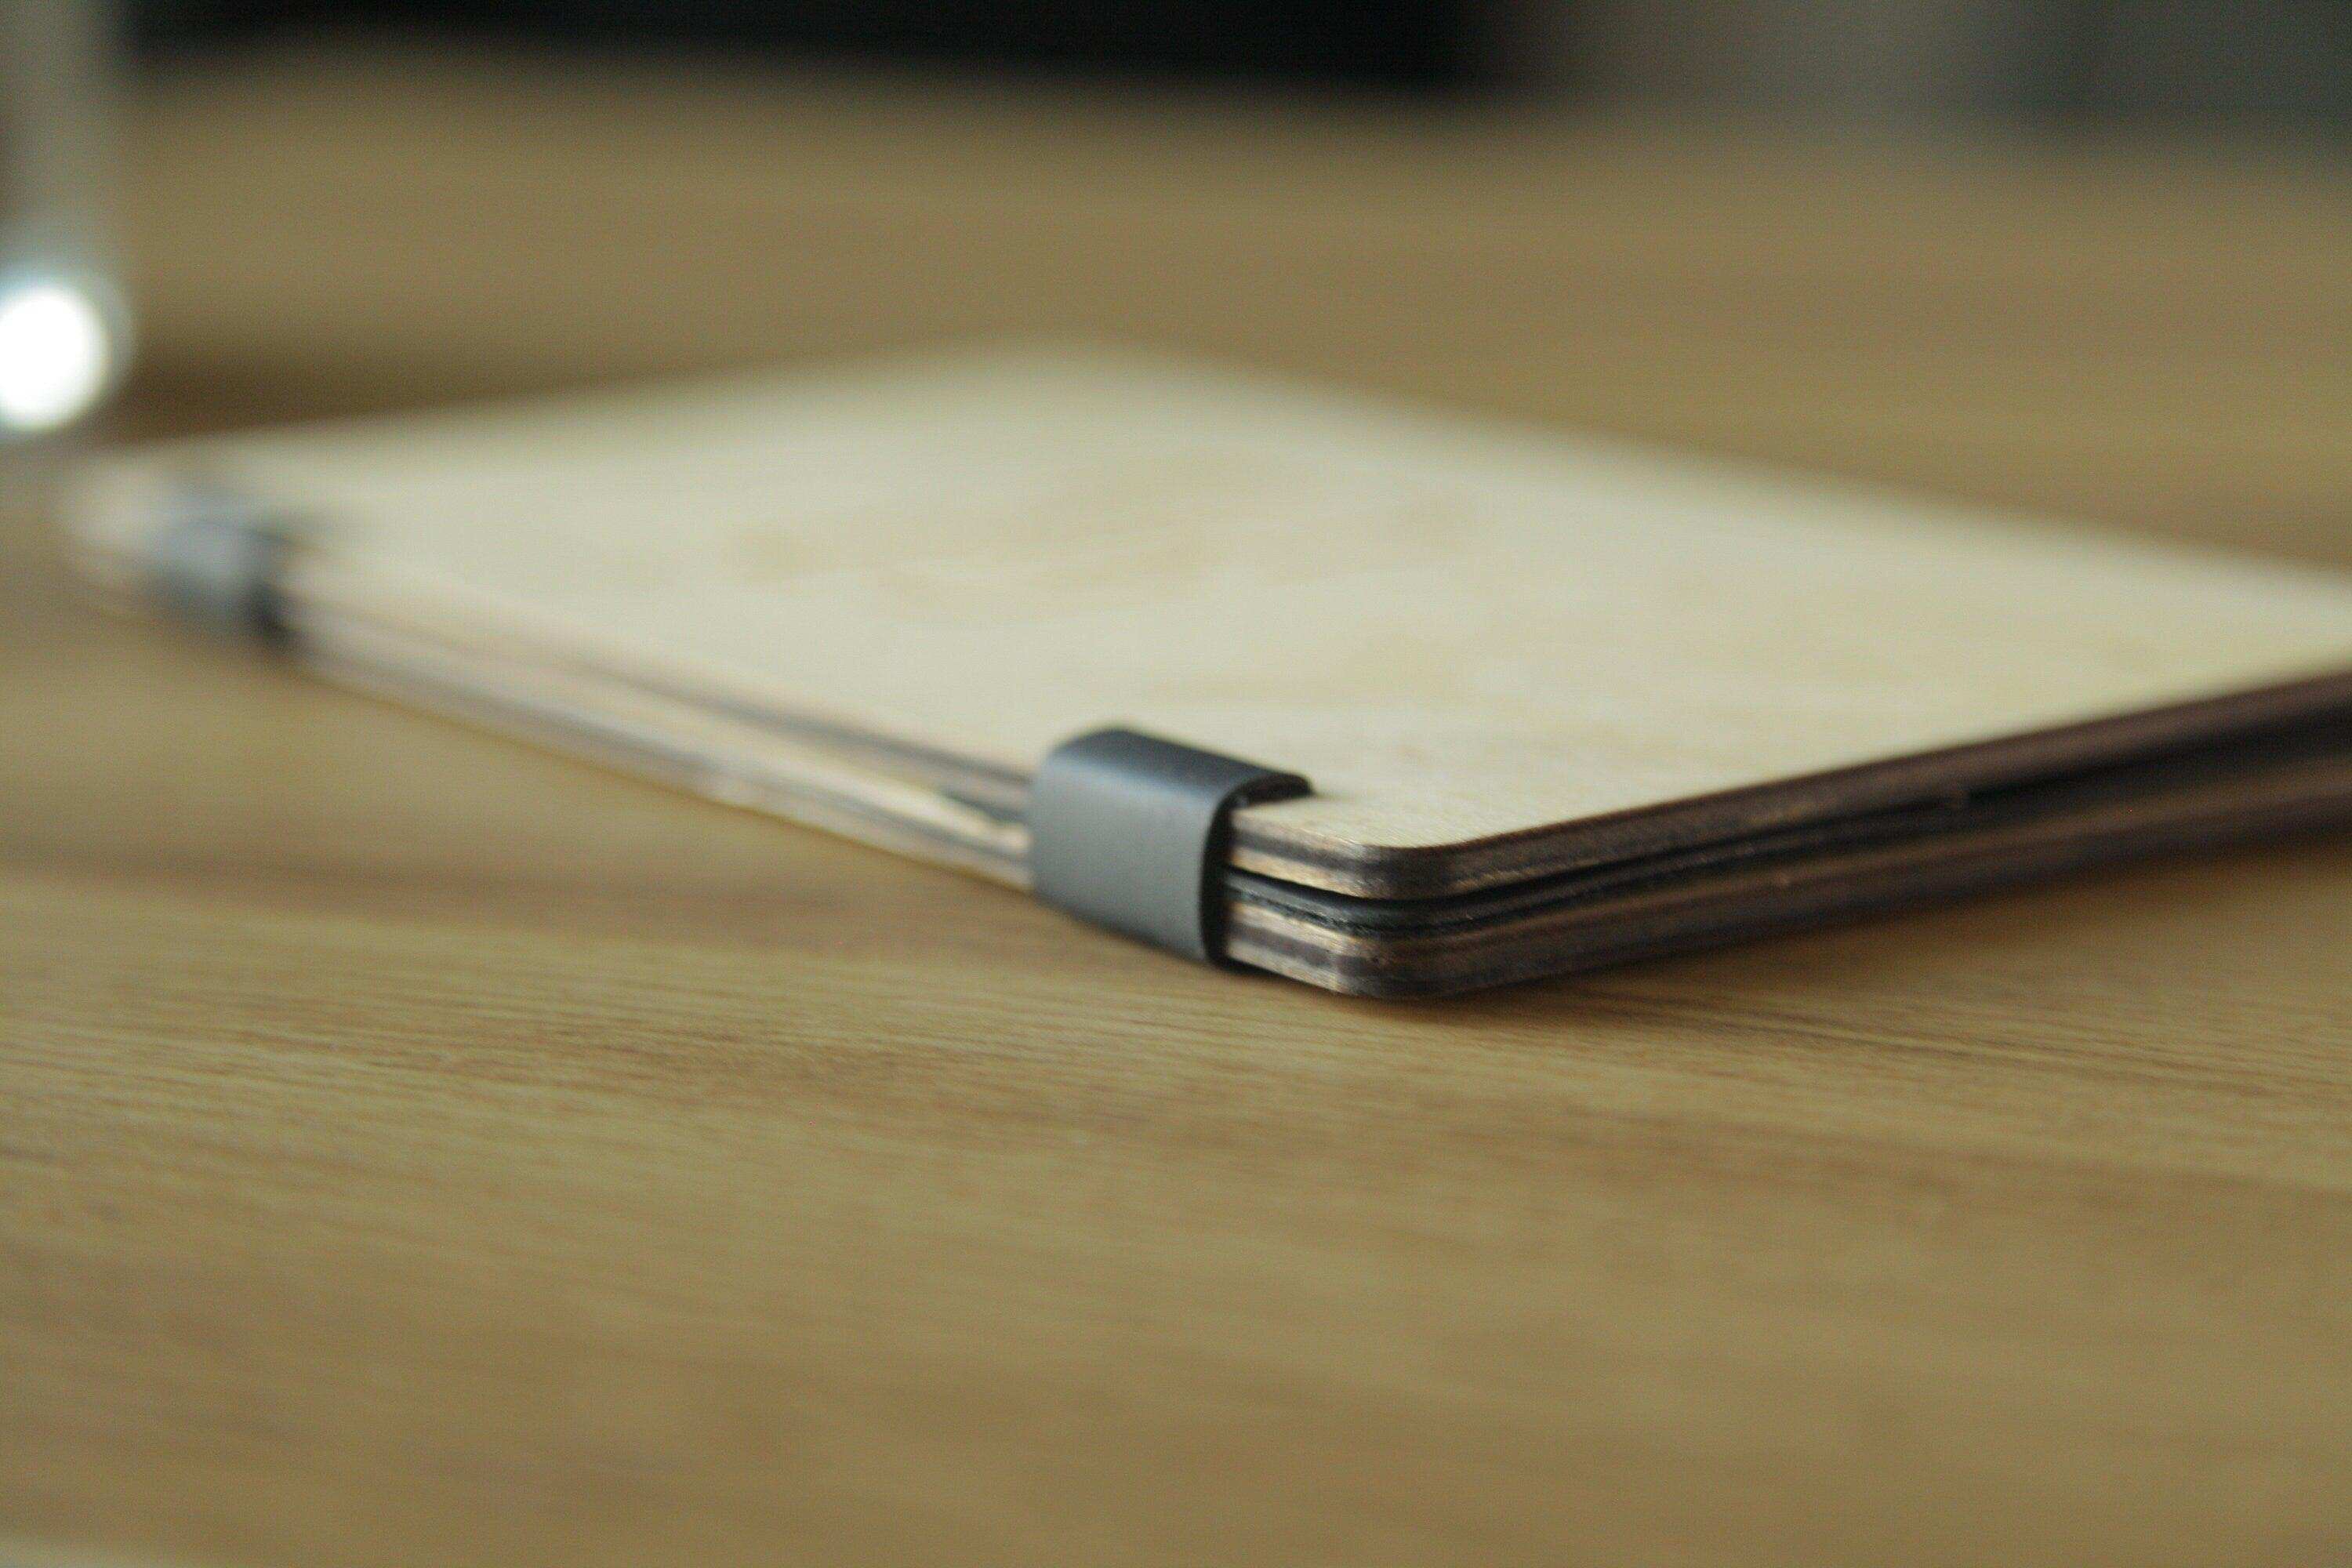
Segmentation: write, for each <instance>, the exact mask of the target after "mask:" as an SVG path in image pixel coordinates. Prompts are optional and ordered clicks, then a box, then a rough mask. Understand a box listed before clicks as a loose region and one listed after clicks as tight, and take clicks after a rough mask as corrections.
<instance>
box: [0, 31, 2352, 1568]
mask: <svg viewBox="0 0 2352 1568" xmlns="http://www.w3.org/2000/svg"><path fill="white" fill-rule="evenodd" d="M138 152H139V163H138V165H137V167H138V175H137V180H136V183H135V184H134V187H133V195H134V205H133V213H132V216H133V218H134V220H135V224H134V237H135V238H136V239H137V241H138V246H139V255H140V257H141V270H142V281H143V283H144V286H145V288H146V291H147V296H148V298H149V300H151V302H152V314H151V332H152V351H151V358H150V361H149V366H148V369H147V371H146V372H145V373H144V379H143V381H142V384H141V386H140V387H139V388H138V390H137V395H136V397H135V399H134V402H133V404H132V405H131V409H130V410H129V413H128V417H129V418H130V419H131V421H132V422H133V423H134V424H137V425H138V426H141V427H142V428H146V429H151V430H152V429H164V428H178V429H185V428H195V427H202V426H222V425H228V424H236V423H243V422H248V421H251V420H255V419H259V418H263V417H278V416H287V415H293V414H303V413H312V412H338V411H348V410H356V409H364V408H373V407H389V406H394V405H402V404H407V403H415V402H424V401H429V400H434V399H438V398H442V397H446V396H456V395H471V394H478V393H493V392H501V391H507V390H512V389H517V388H522V387H528V386H534V385H553V384H561V383H564V382H567V381H572V380H578V379H584V378H588V377H592V376H598V375H604V374H622V373H635V372H639V371H648V370H657V369H664V368H675V367H679V366H687V365H693V364H698V363H718V362H721V361H730V362H738V361H749V360H752V359H764V358H768V357H772V356H773V355H774V354H776V353H788V352H793V351H796V350H801V349H817V348H861V347H866V346H880V345H884V344H887V343H889V342H908V341H913V340H916V339H919V338H924V337H929V336H947V335H955V334H960V333H962V332H964V331H976V330H982V329H986V328H990V327H997V326H1042V327H1048V328H1051V327H1057V326H1059V327H1070V328H1075V329H1079V330H1085V331H1094V332H1101V333H1106V334H1109V335H1114V336H1132V337H1141V338H1144V339H1147V340H1160V341H1165V342H1171V343H1173V344H1176V345H1178V346H1185V347H1192V348H1196V349H1201V350H1204V351H1208V352H1213V353H1215V352H1224V353H1241V354H1243V355H1244V357H1250V358H1254V359H1255V360H1257V361H1258V362H1260V363H1272V364H1276V365H1279V366H1282V367H1285V368H1290V369H1296V370H1305V371H1308V372H1314V373H1319V374H1339V375H1343V376H1348V377H1350V378H1353V379H1356V380H1359V381H1360V382H1363V383H1365V384H1384V385H1391V386H1394V387H1397V388H1400V389H1402V390H1406V391H1415V392H1422V393H1427V394H1435V395H1449V396H1453V397H1454V398H1456V399H1457V400H1459V401H1462V402H1465V403H1468V404H1476V405H1486V406H1491V407H1495V408H1498V409H1505V410H1509V411H1515V412H1517V413H1521V414H1525V415H1528V416H1536V417H1542V418H1559V419H1563V420H1569V419H1573V420H1577V421H1580V422H1586V423H1591V424H1595V425H1598V426H1603V427H1610V428H1618V429H1623V430H1627V431H1630V432H1633V433H1636V434H1643V435H1652V436H1664V437H1674V438H1679V439H1685V440H1690V441H1694V442H1696V443H1699V444H1701V445H1704V446H1708V447H1714V448H1716V449H1720V450H1726V451H1735V452H1739V453H1744V454H1748V455H1758V456H1764V457H1769V458H1776V459H1782V460H1788V461H1794V462H1814V463H1822V464H1824V465H1826V466H1830V467H1833V468H1844V469H1848V470H1851V471H1856V472H1866V473H1869V474H1871V475H1873V476H1874V477H1880V478H1887V479H1897V480H1902V481H1907V482H1913V483H1918V484H1923V485H1927V486H1930V487H1935V488H1940V489H1944V490H1946V491H1948V492H1949V493H1953V494H1956V495H1961V496H1965V497H1969V498H1972V499H1978V500H1992V501H1998V502H2025V503H2029V504H2035V505H2042V506H2047V507H2049V508H2051V509H2053V510H2067V511H2073V512H2077V513H2083V514H2087V515H2091V516H2094V517H2096V518H2100V519H2104V520H2106V521H2110V522H2113V523H2116V524H2118V525H2125V526H2130V527H2135V528H2139V529H2144V530H2147V531H2154V532H2159V533H2172V534H2179V535H2186V536H2203V537H2210V538H2214V539H2217V540H2227V541H2231V542H2238V543H2242V544H2252V545H2255V546H2260V547H2265V548H2269V549H2273V550H2275V551H2277V552H2281V553H2283V554H2286V555H2294V556H2300V557H2303V558H2306V559H2315V560H2323V561H2332V562H2336V563H2344V562H2346V561H2347V560H2352V533H2347V531H2346V529H2345V527H2344V520H2345V517H2346V511H2347V496H2352V451H2347V445H2346V443H2345V441H2344V438H2343V437H2344V430H2343V411H2344V409H2345V408H2346V407H2347V406H2352V395H2348V394H2352V384H2347V376H2352V370H2347V363H2346V361H2345V359H2344V357H2343V356H2342V355H2341V354H2340V353H2336V347H2335V346H2334V345H2339V344H2340V343H2341V342H2343V341H2344V339H2345V337H2346V335H2347V327H2352V300H2347V298H2346V296H2345V291H2344V290H2343V289H2342V274H2341V266H2340V263H2341V258H2342V256H2343V255H2344V254H2345V251H2346V247H2347V243H2352V217H2347V211H2352V205H2347V190H2346V186H2345V184H2344V182H2343V180H2342V178H2341V176H2340V175H2338V174H2326V175H2322V174H2312V173H2309V172H2305V171H2303V170H2300V169H2298V168H2297V167H2295V166H2294V165H2292V164H2290V163H2283V162H2276V161H2271V160H2266V159H2265V158H2263V157H2259V156H2255V155H2252V154H2230V153H2215V152H2212V151H2210V150H2207V151H2203V152H2196V151H2190V152H2186V153H2179V154H2177V155H2176V154H2173V153H2165V152H2163V151H2161V150H2142V151H2138V152H2134V151H2130V150H2125V149H2111V150H2103V151H2102V150H2084V151H2078V152H2075V153H2052V152H2031V151H2025V150H2019V151H2015V152H2012V153H1981V154H1965V155H1964V154H1961V153H1949V152H1947V153H1937V152H1932V151H1927V150H1918V151H1915V152H1907V153H1886V152H1883V151H1882V152H1877V153H1868V152H1863V151H1859V150H1853V149H1843V148H1839V147H1837V146H1834V145H1827V144H1813V145H1799V144H1795V143H1772V142H1758V141H1756V140H1754V139H1744V140H1739V141H1730V140H1715V139H1709V138H1706V137H1702V136H1697V135H1694V134H1690V133H1670V132H1652V131H1645V130H1642V129H1640V128H1624V127H1587V128H1578V127H1564V126H1543V125H1525V124H1496V125H1485V124H1469V123H1463V122H1456V121H1447V122H1444V123H1442V124H1439V125H1437V126H1434V127H1423V126H1412V125H1406V124H1400V123H1397V122H1395V121H1389V120H1386V119H1383V118H1381V117H1377V116H1371V115H1368V114H1362V113H1354V114H1351V113H1346V112H1340V111H1337V110H1335V111H1333V112H1331V113H1329V114H1328V115H1323V116H1318V117H1312V118H1309V117H1302V116H1297V115H1295V114H1293V115H1280V114H1272V113H1267V114H1264V115H1261V114H1259V113H1258V112H1257V111H1255V110H1250V109H1248V108H1247V107H1246V106H1234V107H1228V108H1223V109H1199V108H1194V109H1184V108H1181V106H1177V107H1165V108H1163V109H1161V110H1154V111H1149V112H1148V111H1146V110H1142V109H1137V108H1132V107H1128V106H1122V105H1119V104H1116V103H1090V102H1038V101H1032V100H1018V101H995V100H984V99H957V98H951V97H947V96H942V95H940V94H935V93H929V92H921V91H916V90H913V89H907V90H903V91H901V90H898V89H891V90H884V89H851V88H844V87H839V86H830V87H829V86H825V85H824V84H810V85H808V86H806V87H805V88H800V89H793V90H790V91H782V90H777V89H741V90H733V89H729V90H720V89H718V88H712V87H707V86H704V85H698V84H696V83H692V82H685V81H643V82H629V83H625V84H622V83H614V82H612V81H589V80H581V81H566V80H555V79H535V78H530V77H527V76H525V77H501V76H498V75H494V74H492V73H489V72H488V70H487V69H486V70H485V71H483V72H481V73H479V74H476V73H441V74H434V73H425V72H422V71H420V70H418V69H416V68H410V67H404V66H398V65H395V66H392V67H379V68H367V69H362V68H324V67H320V66H318V65H316V64H313V65H310V66H306V67H303V68H299V69H289V70H287V71H285V72H282V73H280V72H274V71H273V72H262V73H258V74H256V75H255V76H253V77H252V78H250V79H243V80H235V81H226V82H218V83H215V84H211V85H208V86H205V87H202V88H186V89H173V90H171V91H168V92H166V93H165V94H164V95H163V97H161V98H160V99H159V100H157V101H156V102H155V104H154V105H153V106H152V111H151V116H150V119H149V120H148V121H147V122H146V124H145V126H144V128H143V132H142V137H141V139H140V141H139V143H138ZM1244 283H1245V285H1246V286H1243V285H1244ZM0 552H5V568H6V569H5V573H0V660H5V679H0V735H5V737H6V740H5V745H0V1541H5V1539H6V1537H7V1536H8V1535H9V1534H11V1533H13V1534H15V1535H17V1536H21V1537H23V1538H25V1539H26V1540H28V1541H36V1542H42V1543H43V1546H42V1548H41V1550H42V1551H43V1552H44V1553H45V1554H46V1557H45V1559H43V1560H55V1561H75V1560H80V1559H87V1560H91V1561H104V1562H115V1561H164V1562H185V1563H254V1564H278V1563H289V1564H290V1563H306V1564H315V1563H353V1564H360V1563H369V1564H373V1563H386V1564H389V1563H566V1564H581V1563H590V1564H596V1563H644V1562H667V1561H696V1562H706V1563H774V1562H780V1561H781V1562H821V1563H906V1562H922V1561H950V1562H957V1563H1038V1562H1059V1563H1200V1562H1236V1563H1482V1564H1484V1563H1553V1562H1562V1561H1590V1562H1604V1563H1606V1562H1622V1563H1748V1564H1760V1563H1790V1564H1795V1563H1806V1564H1821V1563H1883V1562H1890V1561H1895V1562H1906V1563H1979V1562H1989V1561H1999V1562H2006V1563H2132V1564H2164V1563H2182V1564H2186V1563H2294V1564H2305V1563H2314V1562H2325V1561H2328V1560H2329V1559H2331V1558H2332V1557H2336V1556H2340V1555H2342V1554H2344V1553H2345V1552H2346V1551H2347V1548H2352V1505H2348V1504H2347V1497H2352V1438H2347V1433H2352V1307H2347V1302H2352V1278H2347V1276H2348V1275H2352V1191H2347V1189H2352V1058H2347V1048H2348V1047H2352V966H2347V964H2346V963H2344V959H2343V955H2344V953H2345V952H2346V950H2347V942H2352V848H2347V846H2346V845H2345V844H2344V842H2343V841H2342V840H2341V839H2316V840H2311V841H2306V842H2305V843H2302V844H2299V845H2295V846H2289V847H2278V848H2274V849H2267V850H2263V851H2260V852H2255V853H2247V854H2242V855H2231V856H2226V857H2217V858H2208V859H2204V860H2201V861H2199V862H2197V863H2194V864H2180V865H2174V866H2170V867H2167V868H2158V869H2151V870H2146V871H2139V872H2134V873H2131V874H2128V875H2116V876H2111V877H2106V878H2102V879H2095V880H2091V881H2086V882H2081V883H2076V884H2074V885H2070V886H2067V887H2063V888H2058V889H2048V890H2043V891H2037V892H2034V893H2031V894H2025V895H2018V896H2013V897H2006V898H2001V899H1997V900H1990V901H1987V902H1983V903H1979V904H1975V905H1972V906H1969V907H1967V908H1962V909H1954V910H1944V911H1938V912H1934V913H1927V914H1921V915H1916V916H1912V917H1906V918H1903V919H1898V920H1894V921H1885V922H1880V923H1876V924H1873V925H1871V926H1869V927H1867V928H1856V929H1853V930H1846V931H1831V932H1824V933H1820V934H1816V935H1811V936H1807V937H1803V938H1800V939H1794V940H1783V941H1778V942H1770V943H1767V944H1764V945H1760V946H1758V947H1755V948H1752V949H1749V950H1746V951H1742V952H1731V953H1725V954H1720V955H1714V956H1708V957H1706V958H1701V959H1692V960H1685V961H1677V962H1673V963H1656V964H1652V965H1647V966H1643V967H1641V968H1637V969H1633V970H1628V971H1624V972H1622V973H1614V974H1611V975H1607V976H1602V977H1598V978H1595V979H1591V980H1588V981H1583V982H1578V983H1571V984H1554V985H1549V986H1541V987H1534V988H1528V989H1526V990H1522V991H1519V992H1516V993H1511V994H1499V995H1496V996H1494V997H1490V998H1485V999H1479V1000H1475V1001H1473V1002H1470V1003H1467V1004H1465V1005H1453V1006H1448V1007H1446V1008H1444V1009H1443V1010H1435V1009H1423V1010H1415V1009H1398V1008H1395V1007H1391V1006H1381V1005H1368V1004H1355V1003H1349V1002H1347V1001H1344V1000H1339V999H1335V998H1332V997H1328V996H1324V995H1320V994H1315V993H1312V992H1308V991H1307V990H1305V989H1303V988H1297V987H1286V986H1282V985H1279V984H1273V983H1265V984H1253V983H1237V982H1236V981H1235V980H1234V978H1233V977H1231V976H1227V975H1220V974H1215V973H1208V972H1205V971H1198V970H1193V969H1190V968H1187V967H1185V966H1183V965H1181V964H1179V963H1173V962H1171V961H1167V960H1164V959H1162V958H1161V957H1160V956H1159V955H1156V954H1153V953H1151V952H1145V951H1142V950H1139V949H1135V948H1132V947H1130V946H1129V945H1127V944H1124V943H1121V942H1116V941H1113V940H1111V939H1108V938H1105V937H1100V936H1097V935H1095V934H1092V933H1089V932H1087V931H1081V930H1079V929H1077V928H1076V927H1074V926H1072V925H1070V924H1069V923H1067V922H1066V921H1062V920H1060V919H1058V918H1056V917H1055V916H1054V915H1053V914H1052V913H1050V912H1049V911H1046V910H1041V909H1037V908H1034V907H1033V906H1031V905H1029V904H1027V903H1026V902H1025V901H1024V900H1021V899H1019V898H1018V897H1017V896H1016V895H1013V894H1012V893H1009V892H999V891H997V890H995V889H989V888H986V887H983V886H980V885H977V884H975V883H973V882H971V881H970V880H969V879H964V878H961V877H959V876H957V875H954V874H952V873H950V872H946V871H938V870H930V869H926V868H921V867H919V866H915V865H911V864H907V863H903V862H900V861H898V860H895V859H892V858H888V857H887V856H883V855H880V854H877V853H875V852H871V851H866V850H861V849H857V848H855V847H848V846H845V845H842V844H839V843H836V842H835V841H833V840H830V839H828V838H826V837H823V836H821V835H818V834H814V833H801V832H794V831H792V830H789V829H780V828H777V827H775V826H772V825H770V824H768V823H765V822H761V821H759V820H756V819H753V818H751V817H749V816H741V815H738V814H730V813H728V812H726V811H723V810H720V809H719V808H715V807H709V806H704V805H697V804H695V803H693V802H690V801H686V800H682V799H678V798H676V797H673V796H671V795H667V794H665V793H663V792H661V791H659V790H656V789H653V788H648V787H645V786H642V785H638V784H632V783H630V782H628V781H626V780H623V779H619V778H615V777H611V776H607V775H604V774H602V773H596V772H594V771H593V770H590V769H586V768H583V767H579V766H576V765H572V764H569V763H564V762H562V761H560V760H557V759H552V758H548V757H543V756H541V755H539V754H536V753H534V752H531V751H530V750H528V749H525V748H522V747H519V746H510V745H508V744H505V743H502V742H497V741H494V740H488V739H484V738H480V737H478V736H476V735H474V734H472V733H469V732H467V731H463V730H460V729H458V728H457V727H455V726H450V725H445V724H440V723H436V722H435V721H429V720H425V719H420V718H416V717H413V716H410V715H407V714H404V713H401V712H399V711H397V710H393V709H390V708H387V707H384V706H383V705H381V704H377V703H373V702H371V701H368V700H364V699H361V698H357V697H352V696H344V695H340V694H337V693H335V692H332V691H330V690H323V689H320V688H318V687H317V686H315V685H313V684H312V683H310V682H308V681H305V680H302V679H299V678H294V677H290V676H288V675H285V674H282V673H278V672H273V671H271V670H269V669H267V668H255V667H254V666H253V665H252V664H251V663H250V662H249V661H247V660H246V659H245V658H243V657H242V656H241V655H238V654H236V653H235V652H231V651H227V650H215V649H211V648H208V647H204V646H202V645H200V644H196V643H194V642H191V641H188V640H186V639H184V638H182V637H177V636H174V635H173V634H171V633H169V632H166V631H163V630H161V629H158V628H151V627H145V626H137V625H134V624H126V623H119V622H113V621H109V620H106V619H103V618H101V617H100V616H96V615H94V614H92V613H91V612H89V610H88V609H87V608H86V607H85V606H83V605H80V604H79V603H77V602H75V601H74V599H73V598H72V596H71V595H69V593H68V590H67V588H66V586H65V581H66V580H65V577H64V574H63V573H62V571H61V570H60V569H59V568H58V565H57V563H56V562H55V561H54V559H53V555H52V552H50V550H49V549H48V547H47V544H46V543H45V542H42V541H41V540H40V538H39V537H38V536H37V534H36V533H35V532H34V531H32V530H31V529H30V528H29V527H28V526H27V525H26V521H25V520H24V518H23V515H22V509H21V508H19V509H17V510H16V511H15V512H13V513H12V514H11V521H10V523H9V525H8V527H7V528H6V529H5V531H0ZM983 902H986V903H989V904H991V906H992V907H991V909H990V910H989V915H990V918H988V919H985V920H973V919H964V918H942V910H943V909H945V908H946V907H948V906H950V905H951V906H954V909H955V910H956V911H958V913H959V915H960V913H961V911H962V910H968V909H971V908H974V907H975V906H977V905H979V904H981V903H983ZM8 1550H9V1549H8V1548H6V1547H5V1546H0V1555H5V1554H6V1552H7V1551H8ZM26 1554H27V1555H30V1553H29V1552H27V1553H26Z"/></svg>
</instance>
